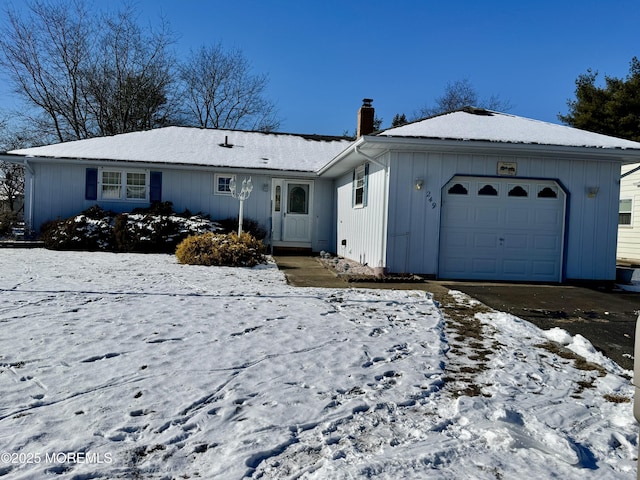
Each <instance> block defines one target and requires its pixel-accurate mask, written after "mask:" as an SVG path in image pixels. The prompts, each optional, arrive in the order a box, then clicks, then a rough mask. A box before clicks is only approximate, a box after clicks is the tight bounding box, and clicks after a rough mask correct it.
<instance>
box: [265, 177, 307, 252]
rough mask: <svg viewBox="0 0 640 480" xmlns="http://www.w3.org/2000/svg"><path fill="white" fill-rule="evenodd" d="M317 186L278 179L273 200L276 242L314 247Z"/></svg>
mask: <svg viewBox="0 0 640 480" xmlns="http://www.w3.org/2000/svg"><path fill="white" fill-rule="evenodd" d="M312 198H313V182H312V181H307V180H286V179H274V180H273V188H272V198H271V204H272V207H271V210H272V217H273V241H274V243H275V244H279V245H291V246H305V247H306V246H311V218H312V211H311V210H312Z"/></svg>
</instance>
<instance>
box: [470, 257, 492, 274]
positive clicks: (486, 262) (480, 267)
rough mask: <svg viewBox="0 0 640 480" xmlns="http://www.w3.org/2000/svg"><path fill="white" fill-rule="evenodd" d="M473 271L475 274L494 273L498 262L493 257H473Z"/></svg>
mask: <svg viewBox="0 0 640 480" xmlns="http://www.w3.org/2000/svg"><path fill="white" fill-rule="evenodd" d="M473 271H474V272H475V273H476V274H487V275H495V274H496V273H497V272H498V262H497V261H496V259H495V258H474V259H473Z"/></svg>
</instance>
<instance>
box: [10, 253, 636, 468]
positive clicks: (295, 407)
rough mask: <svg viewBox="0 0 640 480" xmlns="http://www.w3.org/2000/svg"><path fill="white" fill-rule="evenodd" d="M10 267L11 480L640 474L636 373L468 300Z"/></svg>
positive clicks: (131, 272) (149, 272)
mask: <svg viewBox="0 0 640 480" xmlns="http://www.w3.org/2000/svg"><path fill="white" fill-rule="evenodd" d="M0 269H1V270H0V271H1V272H2V275H1V278H0V328H1V332H2V334H1V336H0V393H1V398H2V401H1V402H0V478H11V479H14V478H47V477H48V475H50V476H51V477H52V478H78V479H80V478H82V479H89V478H105V479H113V478H145V479H146V478H157V479H164V478H167V479H168V478H220V479H241V478H244V477H248V478H273V479H275V478H277V479H283V478H315V479H324V478H327V479H342V478H345V479H346V478H388V479H398V478H443V479H459V478H475V479H496V478H563V479H568V478H576V479H609V478H611V479H618V478H620V479H629V478H634V476H635V461H636V448H637V438H638V437H637V426H636V424H635V421H634V420H633V414H632V403H631V399H632V393H633V390H632V387H631V384H630V379H629V377H630V375H631V372H629V371H625V370H622V369H621V368H620V367H618V366H617V365H616V364H614V363H613V362H611V361H610V360H608V359H606V358H603V357H602V356H601V355H599V354H598V353H596V352H595V351H594V350H593V348H592V347H591V345H590V344H589V343H588V342H587V341H586V340H584V339H583V338H582V337H573V338H572V337H570V336H569V335H568V334H567V333H566V332H564V331H561V330H557V329H556V330H554V331H550V332H543V331H541V330H539V329H538V328H536V327H534V326H533V325H531V324H529V323H527V322H524V321H522V320H520V319H517V318H515V317H512V316H509V315H507V314H504V313H500V312H495V311H489V310H487V309H486V308H483V307H482V306H479V305H477V304H476V303H475V302H474V301H473V300H472V299H469V298H468V297H466V296H464V295H462V294H461V293H459V292H451V295H450V298H449V300H448V301H447V303H446V304H445V303H444V302H443V303H442V304H438V303H437V302H434V301H433V300H432V299H431V298H430V295H426V294H425V293H424V292H415V291H389V290H358V289H347V290H331V289H315V288H313V289H312V288H304V289H303V288H293V287H289V286H288V285H286V282H285V280H284V277H283V275H282V274H281V273H280V272H279V271H278V270H277V268H276V266H275V265H273V264H270V265H267V266H262V267H256V268H254V269H241V268H236V269H234V268H222V267H220V268H216V267H194V266H186V265H178V264H177V262H176V261H175V258H174V257H172V256H167V255H134V254H111V253H77V252H53V251H45V250H11V249H4V250H0ZM465 312H466V313H465ZM454 313H455V318H456V322H453V321H447V322H445V318H444V316H445V315H447V316H449V315H451V316H452V317H453V316H454ZM465 315H466V316H467V317H468V320H469V324H467V322H466V320H465ZM455 325H457V327H456V328H457V329H456V328H454V326H455ZM469 325H472V326H473V328H474V329H475V330H474V331H475V332H476V334H475V335H472V334H471V333H464V331H465V328H467V329H469V332H470V331H471V327H470V326H469ZM551 340H553V341H556V342H560V343H562V344H563V345H565V346H567V347H568V348H569V349H571V350H573V351H576V352H578V353H580V354H581V355H584V356H586V357H587V360H589V361H590V362H594V363H589V362H584V361H581V360H580V359H576V358H574V357H572V355H571V354H567V352H569V351H568V350H563V349H561V348H557V344H555V343H553V342H551ZM569 353H570V352H569Z"/></svg>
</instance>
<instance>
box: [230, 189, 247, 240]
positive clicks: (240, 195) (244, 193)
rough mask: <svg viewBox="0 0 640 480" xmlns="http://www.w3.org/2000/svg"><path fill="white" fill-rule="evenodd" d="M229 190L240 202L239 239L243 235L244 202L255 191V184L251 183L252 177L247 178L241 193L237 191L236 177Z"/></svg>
mask: <svg viewBox="0 0 640 480" xmlns="http://www.w3.org/2000/svg"><path fill="white" fill-rule="evenodd" d="M229 190H230V191H231V196H232V197H233V198H237V199H238V200H240V211H239V212H238V237H239V236H240V234H241V233H242V210H243V207H244V201H245V200H246V199H247V198H249V195H251V192H252V191H253V183H251V177H249V178H248V179H247V178H245V179H244V180H242V188H241V189H240V191H239V192H237V191H236V177H235V176H233V177H231V180H230V181H229Z"/></svg>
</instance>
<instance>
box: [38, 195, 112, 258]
mask: <svg viewBox="0 0 640 480" xmlns="http://www.w3.org/2000/svg"><path fill="white" fill-rule="evenodd" d="M115 217H116V214H115V213H113V212H110V211H106V210H103V209H102V208H100V207H98V206H97V205H96V206H93V207H91V208H89V209H87V210H85V211H84V212H82V213H81V214H80V215H76V216H75V217H71V218H67V219H66V220H54V221H51V222H47V223H45V224H44V225H42V227H41V228H40V236H41V238H42V240H43V241H44V245H45V247H46V248H49V249H51V250H89V251H94V250H112V249H113V248H114V242H113V232H112V230H113V228H112V225H113V222H114V219H115Z"/></svg>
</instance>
